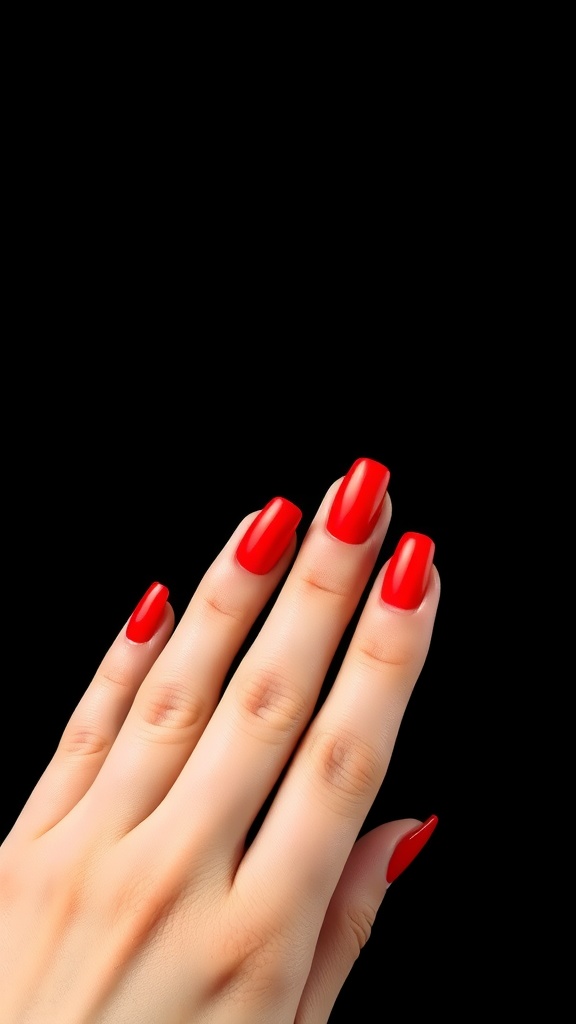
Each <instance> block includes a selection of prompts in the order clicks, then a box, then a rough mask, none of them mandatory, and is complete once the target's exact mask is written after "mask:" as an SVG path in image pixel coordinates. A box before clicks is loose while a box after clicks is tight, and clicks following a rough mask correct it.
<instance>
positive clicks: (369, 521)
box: [326, 459, 390, 544]
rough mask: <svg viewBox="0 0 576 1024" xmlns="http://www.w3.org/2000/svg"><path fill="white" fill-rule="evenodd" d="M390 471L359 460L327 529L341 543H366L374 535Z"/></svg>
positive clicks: (346, 479)
mask: <svg viewBox="0 0 576 1024" xmlns="http://www.w3.org/2000/svg"><path fill="white" fill-rule="evenodd" d="M389 480H390V470H389V469H387V468H386V466H383V465H382V463H381V462H375V461H374V459H356V462H355V463H354V465H353V466H351V467H350V469H349V470H348V472H347V474H346V476H345V477H344V479H343V481H342V483H341V484H340V487H339V488H338V491H337V492H336V496H335V498H334V501H333V502H332V508H331V509H330V512H329V515H328V520H327V523H326V529H327V530H328V532H329V533H331V534H332V536H333V537H336V539H337V540H343V541H345V542H346V543H347V544H362V543H363V542H364V541H365V540H368V537H369V536H370V534H371V533H372V530H373V529H374V527H375V525H376V522H377V520H378V517H379V515H380V512H381V511H382V505H383V504H384V498H385V497H386V490H387V488H388V481H389Z"/></svg>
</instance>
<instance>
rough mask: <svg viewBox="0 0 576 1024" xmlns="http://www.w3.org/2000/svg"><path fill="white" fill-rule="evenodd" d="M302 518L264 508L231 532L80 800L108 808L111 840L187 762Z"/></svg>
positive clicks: (280, 506)
mask: <svg viewBox="0 0 576 1024" xmlns="http://www.w3.org/2000/svg"><path fill="white" fill-rule="evenodd" d="M301 515H302V513H301V511H300V509H299V508H297V506H296V505H294V504H293V503H292V502H290V501H288V500H287V499H285V498H274V499H272V501H270V502H269V503H268V505H266V507H265V508H264V509H262V510H261V511H260V512H259V513H253V514H251V515H250V516H247V517H246V518H245V519H244V520H243V522H242V523H240V525H239V526H238V527H237V529H236V530H235V531H234V533H233V535H232V537H231V538H230V540H229V541H228V543H227V544H226V545H225V547H224V548H223V550H222V551H221V552H220V554H219V555H218V556H217V558H216V559H215V561H214V562H213V564H212V565H211V567H210V568H209V569H208V571H207V572H206V574H205V576H204V578H203V579H202V580H201V582H200V584H199V586H198V588H197V590H196V591H195V593H194V594H193V596H192V598H191V600H190V603H189V605H188V607H187V609H186V611H185V613H184V615H183V617H182V620H181V621H180V623H179V624H178V626H177V627H176V629H175V630H174V633H173V635H172V637H171V639H170V642H169V643H168V644H167V645H166V647H165V648H164V650H163V651H162V653H161V655H160V656H159V657H158V659H157V660H156V661H155V663H154V665H153V666H152V668H151V669H150V671H149V673H148V675H147V676H146V679H145V680H144V682H143V684H142V686H141V687H140V689H139V690H138V693H137V695H136V698H135V700H134V703H133V705H132V707H131V708H130V711H129V713H128V715H127V717H126V721H125V722H124V724H123V726H122V729H121V731H120V733H119V735H118V739H117V741H116V743H115V744H114V747H113V748H112V750H111V752H110V754H109V756H108V758H107V760H106V763H105V764H104V766H103V768H102V770H101V772H100V774H99V776H98V778H97V780H96V784H95V786H94V787H93V789H92V790H91V792H90V794H89V798H90V799H91V800H92V799H93V800H94V801H96V802H97V803H99V805H100V806H102V801H105V802H106V803H110V805H111V808H112V811H111V813H110V814H109V815H108V817H107V828H109V829H110V831H111V832H118V831H119V832H120V833H125V832H127V831H128V830H130V829H131V828H133V827H134V826H135V825H136V824H137V823H138V822H140V821H142V819H144V818H146V817H147V816H148V815H149V814H150V813H151V811H153V810H154V808H155V807H156V806H157V805H158V803H160V802H161V800H162V799H163V798H164V797H165V795H166V793H167V792H168V791H169V790H170V787H171V786H172V784H173V783H174V781H175V779H176V778H177V777H178V775H179V773H180V772H181V770H182V768H183V766H184V765H185V763H186V761H187V760H188V758H189V757H190V754H191V752H192V750H193V749H194V747H195V745H196V743H197V741H198V739H199V737H200V736H201V735H202V732H203V731H204V729H205V727H206V723H207V722H208V721H209V719H210V716H211V715H212V713H213V710H214V707H215V706H216V704H217V702H218V700H219V698H220V694H221V691H222V687H223V685H224V682H225V679H226V676H227V673H228V672H229V670H230V665H231V662H232V660H233V658H234V657H235V656H236V654H237V652H238V649H239V647H240V646H241V644H242V642H243V641H244V639H245V638H246V636H247V634H248V632H249V630H250V628H251V626H252V625H253V624H254V621H255V619H256V617H257V616H258V614H259V613H260V612H261V611H262V609H263V607H264V605H265V604H266V602H267V601H268V600H269V598H270V596H271V595H272V593H273V591H274V589H275V587H276V586H277V585H278V583H279V581H280V579H281V577H282V575H283V574H284V573H285V572H286V569H287V568H288V565H289V563H290V560H291V559H292V558H293V555H294V550H295V546H296V533H295V531H296V527H297V525H298V523H299V522H300V519H301ZM187 814H188V811H187Z"/></svg>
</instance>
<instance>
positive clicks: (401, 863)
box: [386, 814, 438, 883]
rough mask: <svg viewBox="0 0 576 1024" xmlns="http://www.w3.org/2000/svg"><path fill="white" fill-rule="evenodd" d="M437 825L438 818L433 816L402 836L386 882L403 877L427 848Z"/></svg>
mask: <svg viewBox="0 0 576 1024" xmlns="http://www.w3.org/2000/svg"><path fill="white" fill-rule="evenodd" d="M437 824H438V818H437V816H436V815H435V814H431V815H430V817H429V818H427V819H426V821H425V822H423V823H422V825H418V826H417V827H416V828H414V829H412V831H411V832H408V833H407V835H405V836H402V839H401V840H400V842H399V843H398V846H397V847H396V849H395V850H394V852H393V854H392V856H391V857H390V861H389V863H388V870H387V872H386V881H387V882H388V883H390V882H393V881H394V880H395V879H396V878H398V875H401V874H402V872H403V871H404V870H405V869H406V868H407V867H408V865H409V864H411V863H412V861H413V860H414V858H415V857H416V856H417V855H418V854H419V853H420V850H421V849H422V847H423V846H426V843H427V842H428V840H429V839H430V836H431V835H432V833H433V831H434V829H435V828H436V825H437Z"/></svg>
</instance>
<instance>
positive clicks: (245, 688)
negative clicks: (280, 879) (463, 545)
mask: <svg viewBox="0 0 576 1024" xmlns="http://www.w3.org/2000/svg"><path fill="white" fill-rule="evenodd" d="M388 475H389V474H388V470H387V469H386V467H385V466H382V465H381V464H380V463H375V462H372V461H371V460H365V459H364V460H359V461H358V463H356V464H355V466H354V467H353V468H352V470H351V473H350V474H348V475H347V477H346V478H344V480H341V481H336V482H335V483H334V484H333V485H332V487H331V488H330V489H329V491H328V492H327V494H326V496H325V498H324V501H323V502H322V504H321V506H320V508H319V510H318V512H317V514H316V516H315V518H314V520H313V522H312V524H311V526H310V529H309V530H308V533H307V535H306V537H305V539H304V542H303V544H302V547H301V549H300V551H299V553H298V555H297V557H296V560H295V562H294V565H293V566H292V569H291V571H290V573H289V575H288V577H287V579H286V581H285V583H284V585H283V587H282V590H281V591H280V593H279V595H278V597H277V599H276V601H275V604H274V607H273V608H272V610H271V611H270V613H269V615H268V617H267V619H266V621H265V623H264V625H263V627H262V629H261V630H260V633H259V634H258V636H257V637H256V639H255V641H254V643H253V644H252V646H251V648H250V650H249V651H248V653H247V654H246V655H245V657H244V658H243V660H242V662H241V663H240V665H239V666H238V668H237V670H236V671H235V673H234V675H233V677H232V679H231V681H230V683H229V685H228V687H227V689H226V692H225V694H224V696H223V697H222V700H221V701H220V703H219V705H218V707H217V709H216V710H215V712H214V714H213V716H212V718H211V720H210V722H209V723H208V725H207V727H206V729H205V731H204V733H203V735H202V737H201V739H200V740H199V742H198V745H197V747H196V749H195V751H194V754H193V756H192V757H191V758H190V760H189V762H188V764H187V765H186V767H185V768H184V770H183V772H182V774H181V776H180V778H179V779H178V780H177V782H176V783H175V785H174V787H173V789H172V791H171V793H170V794H169V796H168V798H167V800H166V802H165V803H166V807H165V808H162V809H159V812H160V811H161V814H162V829H161V830H160V831H164V829H165V828H168V829H170V828H174V827H175V823H176V821H178V823H179V828H180V833H181V836H182V840H183V841H184V842H186V832H185V831H184V830H183V829H182V821H183V818H185V817H186V818H187V820H188V822H189V826H188V828H189V834H190V836H192V834H193V832H205V831H206V830H209V831H210V832H211V833H212V835H213V837H214V842H215V845H218V844H219V846H220V851H221V855H222V857H223V859H224V860H225V861H227V870H230V866H231V864H232V862H233V861H234V860H235V858H236V857H237V852H238V849H239V848H240V846H241V844H242V843H243V841H244V838H245V836H246V833H247V831H248V829H249V827H250V825H251V824H252V821H253V820H254V817H255V815H256V814H257V812H258V811H259V809H260V808H261V806H262V804H263V803H264V801H265V800H266V798H267V797H268V796H269V794H270V791H271V790H272V788H273V787H274V785H275V784H276V782H277V780H278V777H279V775H280V774H281V772H282V769H283V768H284V766H285V765H286V762H287V760H288V758H289V756H290V754H291V753H292V751H293V749H294V747H295V745H296V743H297V741H298V738H299V736H300V735H301V733H302V731H303V729H304V728H305V726H306V725H307V723H308V721H309V718H310V715H311V714H312V712H313V709H314V706H315V703H316V701H317V698H318V694H319V691H320V688H321V685H322V683H323V681H324V678H325V676H326V673H327V671H328V668H329V666H330V663H331V661H332V658H333V656H334V653H335V650H336V648H337V646H338V643H339V642H340V640H341V638H342V633H343V631H344V629H345V627H346V625H347V624H348V622H349V621H350V618H351V616H352V613H353V612H354V611H355V609H356V606H357V604H358V601H359V599H360V597H361V596H362V593H363V591H364V588H365V586H366V583H367V580H368V578H369V575H370V573H371V571H372V569H373V567H374V563H375V561H376V557H377V554H378V551H379V549H380V547H381V544H382V540H383V537H384V534H385V532H386V529H387V526H388V523H389V521H390V515H391V504H390V499H389V497H388V495H387V493H386V486H387V482H388ZM350 491H352V495H353V499H354V500H350V501H348V502H347V501H346V500H344V499H346V497H348V498H350ZM343 495H344V499H343V497H342V496H343ZM358 508H360V511H361V513H362V516H360V515H359V514H358ZM334 509H336V511H337V513H338V515H340V512H341V511H342V510H344V511H343V521H344V527H345V529H343V530H340V525H341V524H340V521H338V522H337V524H336V526H335V525H334V518H333V516H334ZM360 523H361V526H362V529H361V530H360V529H359V524H360ZM329 527H330V529H329ZM336 529H338V532H340V533H341V535H342V533H344V535H345V537H346V539H340V537H338V536H336V535H335V533H334V532H331V531H332V530H336ZM246 780H249V783H250V784H249V785H247V784H246ZM199 794H200V795H201V799H199V798H198V795H199ZM191 800H193V801H194V815H192V816H191V815H190V813H189V811H188V810H186V812H185V813H184V809H185V808H186V809H187V808H189V807H190V805H191ZM151 827H152V824H151ZM235 866H236V865H235V864H234V867H235Z"/></svg>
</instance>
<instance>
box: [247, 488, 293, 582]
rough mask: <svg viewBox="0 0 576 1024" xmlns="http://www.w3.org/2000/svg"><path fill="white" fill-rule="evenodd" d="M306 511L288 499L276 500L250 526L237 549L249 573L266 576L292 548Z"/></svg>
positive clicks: (270, 502) (269, 503) (273, 499)
mask: <svg viewBox="0 0 576 1024" xmlns="http://www.w3.org/2000/svg"><path fill="white" fill-rule="evenodd" d="M301 518H302V512H301V511H300V509H299V508H298V506H297V505H293V504H292V502H291V501H288V499H287V498H272V500H271V501H269V502H268V504H267V505H266V506H265V507H264V508H263V509H262V511H261V512H259V513H258V515H257V516H256V518H255V520H254V521H253V522H252V523H251V525H250V526H249V527H248V530H247V531H246V533H245V534H244V536H243V538H242V540H241V541H240V543H239V545H238V548H237V549H236V558H237V559H238V561H239V562H240V565H242V566H243V567H244V569H248V572H253V573H256V575H257V576H264V575H265V574H266V573H267V572H270V569H273V568H274V566H275V565H276V563H277V562H278V560H279V559H280V558H281V557H282V555H283V554H284V552H285V551H286V548H287V547H288V545H289V543H290V541H291V540H292V537H293V536H294V532H295V530H296V527H297V526H298V523H299V522H300V520H301Z"/></svg>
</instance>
